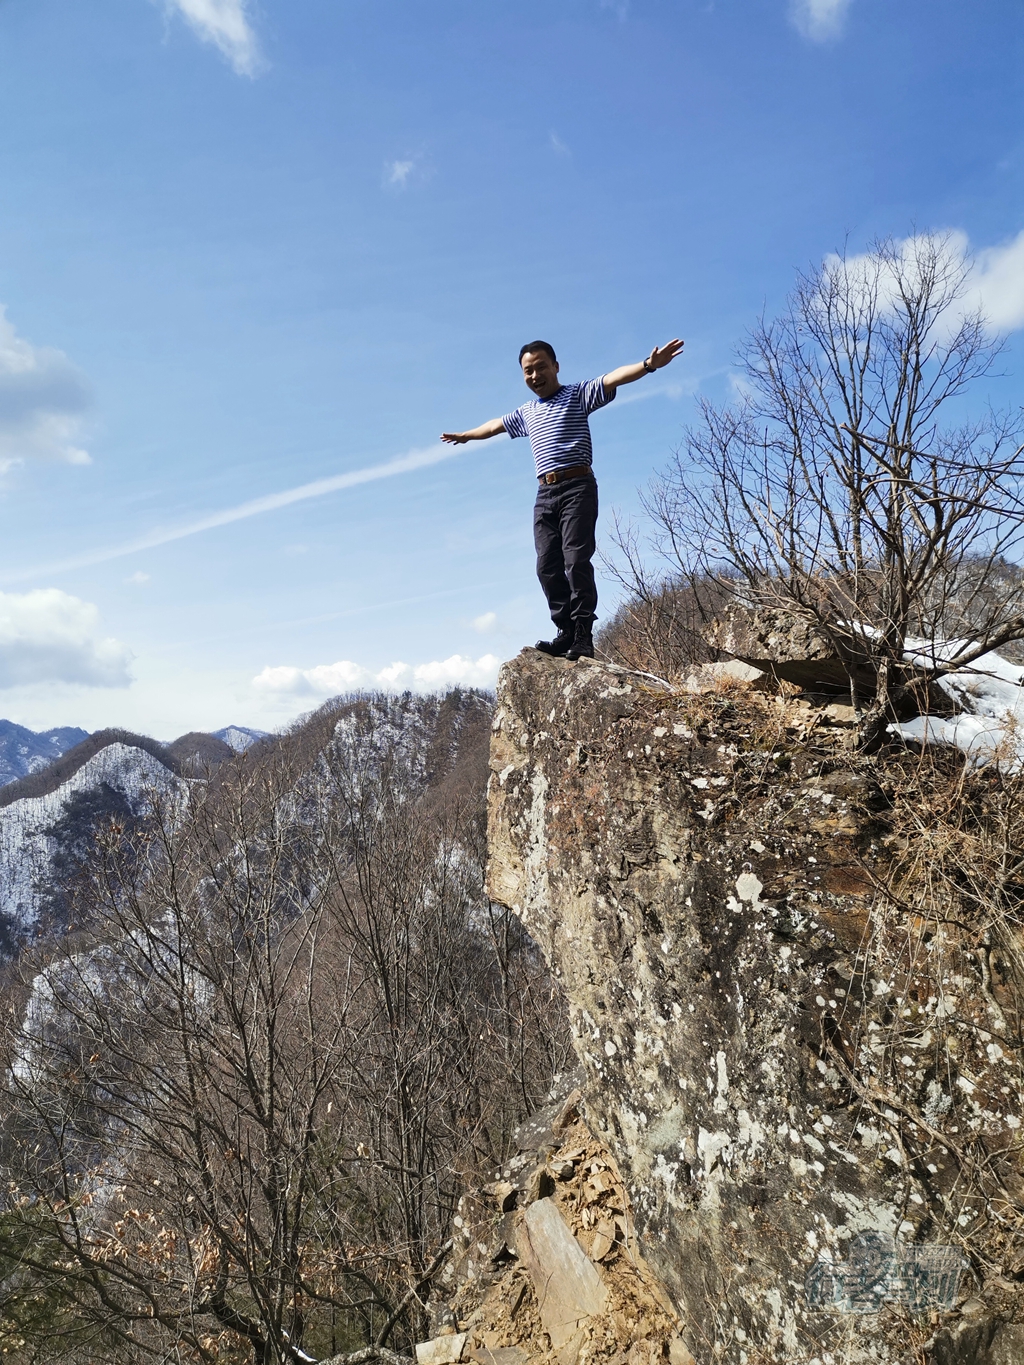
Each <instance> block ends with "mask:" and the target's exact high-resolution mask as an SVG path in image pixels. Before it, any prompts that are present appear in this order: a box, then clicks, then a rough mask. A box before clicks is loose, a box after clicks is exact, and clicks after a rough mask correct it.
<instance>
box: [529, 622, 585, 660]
mask: <svg viewBox="0 0 1024 1365" xmlns="http://www.w3.org/2000/svg"><path fill="white" fill-rule="evenodd" d="M575 638H576V637H575V634H574V632H573V628H572V626H571V625H570V626H569V627H568V629H567V628H566V627H565V626H559V627H558V634H557V635H556V636H555V638H554V639H553V640H538V641H537V643H536V644H535V645H534V649H539V650H540V652H541V653H542V654H551V655H553V656H554V657H555V658H556V659H564V658H565V656H566V655H567V654H568V653H569V650H570V649H571V648H572V643H573V640H574V639H575Z"/></svg>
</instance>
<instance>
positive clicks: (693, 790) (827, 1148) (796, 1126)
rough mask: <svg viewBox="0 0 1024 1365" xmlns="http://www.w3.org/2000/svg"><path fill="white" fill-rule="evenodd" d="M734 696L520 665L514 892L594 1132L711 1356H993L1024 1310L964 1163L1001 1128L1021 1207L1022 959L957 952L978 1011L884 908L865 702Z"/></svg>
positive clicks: (889, 835) (505, 846)
mask: <svg viewBox="0 0 1024 1365" xmlns="http://www.w3.org/2000/svg"><path fill="white" fill-rule="evenodd" d="M733 686H734V688H735V690H734V691H733V692H732V693H730V692H729V691H728V690H727V689H726V688H724V687H720V688H719V689H718V690H717V691H714V692H711V693H709V694H705V695H698V696H685V695H677V694H673V693H671V692H669V691H668V690H667V689H665V690H660V689H659V687H658V685H657V684H656V683H652V681H651V679H649V678H647V677H644V676H642V675H637V674H630V673H627V672H625V671H624V670H620V669H613V668H609V667H605V666H603V665H600V664H596V663H594V662H592V661H588V660H581V661H580V662H579V663H578V664H575V665H573V664H570V663H567V662H565V661H561V660H551V659H548V658H546V657H545V656H543V655H541V654H539V653H536V652H535V651H532V650H524V651H523V653H522V654H521V655H520V656H519V658H517V659H515V660H513V661H512V662H511V663H509V664H507V665H505V667H504V669H503V671H502V674H501V677H500V679H499V684H498V704H497V710H496V715H495V720H494V732H493V736H492V749H491V768H492V776H491V784H490V796H489V802H490V808H489V843H490V866H489V892H490V895H491V896H492V897H493V898H494V899H495V900H496V901H499V902H501V903H502V904H504V905H507V906H510V907H511V908H513V909H514V910H515V912H516V913H517V914H518V915H519V916H520V917H521V918H522V920H523V922H524V924H525V926H526V928H527V929H528V930H529V932H530V934H531V935H532V936H533V937H534V939H535V940H536V941H537V942H538V943H539V944H540V946H541V948H542V950H543V951H544V953H545V954H546V956H547V958H548V960H549V962H550V964H551V966H552V969H553V971H554V973H555V975H556V976H557V978H558V980H559V982H560V984H561V986H562V988H563V990H564V992H565V994H566V998H567V1000H568V1002H569V1009H570V1014H571V1022H572V1027H573V1033H574V1038H575V1042H576V1047H577V1051H578V1055H579V1059H580V1062H581V1064H582V1066H583V1068H584V1071H585V1074H586V1082H585V1086H584V1096H585V1108H586V1114H587V1119H588V1122H589V1123H590V1124H591V1126H592V1127H593V1128H594V1129H595V1132H596V1133H598V1134H599V1135H600V1137H601V1138H602V1139H603V1140H604V1141H605V1142H606V1143H607V1145H608V1148H609V1150H610V1152H611V1153H612V1154H613V1156H614V1158H615V1160H616V1162H617V1164H618V1168H619V1170H620V1171H621V1173H622V1178H623V1180H624V1182H625V1185H626V1188H627V1190H628V1193H629V1195H630V1198H631V1201H632V1211H633V1217H634V1218H635V1226H636V1231H637V1235H638V1242H639V1247H640V1251H641V1252H642V1254H643V1256H644V1258H645V1259H646V1262H647V1263H648V1265H650V1266H651V1267H652V1268H653V1269H654V1270H655V1271H656V1272H657V1274H658V1275H659V1276H660V1278H661V1280H662V1282H663V1284H664V1286H665V1287H666V1289H667V1291H668V1293H669V1295H670V1297H671V1299H672V1301H673V1303H674V1305H675V1307H676V1309H677V1310H678V1312H679V1314H680V1316H681V1318H682V1320H683V1321H684V1323H685V1328H684V1333H683V1335H684V1339H685V1341H686V1345H687V1347H688V1348H689V1350H690V1352H692V1354H693V1357H694V1358H695V1359H696V1360H697V1361H698V1362H700V1365H710V1362H712V1361H716V1362H717V1361H724V1362H730V1365H755V1362H756V1363H757V1365H761V1363H762V1362H765V1363H766V1362H768V1361H772V1362H774V1361H779V1362H782V1361H785V1362H786V1363H787V1365H813V1363H814V1362H817V1363H818V1365H822V1363H824V1362H835V1365H840V1363H841V1365H857V1363H858V1362H862V1361H863V1362H868V1361H872V1362H889V1363H890V1365H896V1362H902V1361H904V1360H910V1359H914V1360H920V1359H925V1358H927V1359H930V1360H934V1361H936V1362H938V1361H940V1360H941V1362H942V1365H952V1363H953V1362H956V1363H957V1365H968V1362H971V1363H973V1362H975V1361H979V1362H980V1361H982V1360H989V1359H990V1360H991V1361H992V1362H993V1365H994V1362H995V1361H996V1360H1000V1361H1001V1360H1002V1359H1003V1356H1002V1355H998V1354H992V1353H991V1351H990V1349H989V1348H990V1346H991V1344H992V1343H993V1342H994V1343H996V1347H995V1348H993V1349H997V1348H998V1349H1003V1348H1004V1347H1005V1343H1006V1342H1008V1341H1010V1340H1011V1339H1013V1340H1015V1339H1016V1338H1015V1337H1014V1336H1013V1332H1011V1331H1010V1326H1009V1325H1007V1324H1006V1323H1005V1322H1004V1323H1001V1322H1000V1315H1002V1316H1003V1317H1004V1318H1008V1319H1011V1320H1012V1319H1014V1318H1016V1317H1017V1316H1018V1313H1019V1304H1018V1301H1017V1300H1016V1298H1015V1297H1014V1291H1013V1285H1012V1284H1010V1283H1008V1282H1007V1281H1006V1280H1003V1281H1001V1283H1002V1284H1003V1285H1004V1287H1005V1289H1004V1290H999V1291H998V1293H997V1292H996V1291H995V1290H991V1292H990V1289H991V1287H990V1286H987V1285H986V1284H983V1283H982V1280H983V1279H984V1275H982V1274H978V1273H977V1272H978V1271H979V1269H980V1268H981V1265H982V1262H984V1261H985V1260H986V1258H989V1259H988V1261H987V1263H988V1265H989V1267H990V1268H991V1265H992V1260H991V1253H990V1250H989V1246H988V1244H987V1243H986V1249H985V1252H984V1255H983V1256H981V1258H980V1259H979V1257H978V1256H974V1255H973V1253H974V1252H975V1251H977V1250H978V1248H979V1247H980V1245H981V1243H980V1242H979V1243H977V1244H976V1245H972V1243H971V1240H970V1235H969V1234H968V1233H967V1232H965V1229H969V1228H973V1227H976V1226H977V1227H981V1223H976V1222H975V1220H976V1219H983V1218H985V1217H986V1212H985V1210H986V1207H987V1204H988V1201H989V1200H991V1199H992V1198H995V1197H996V1194H995V1186H994V1185H992V1186H986V1185H985V1179H987V1176H983V1175H982V1174H979V1175H978V1177H977V1180H976V1181H973V1182H972V1181H968V1180H964V1179H963V1171H962V1169H961V1167H962V1165H963V1164H964V1163H968V1164H969V1163H971V1162H974V1160H975V1154H976V1152H977V1150H978V1147H977V1144H975V1145H974V1146H971V1147H970V1151H969V1152H968V1150H967V1146H968V1142H970V1143H974V1141H975V1140H974V1137H973V1134H975V1133H977V1134H979V1135H981V1134H984V1135H985V1137H984V1142H985V1143H987V1144H988V1145H987V1147H986V1149H985V1150H987V1151H990V1152H994V1151H996V1150H998V1151H999V1152H1000V1153H1003V1154H1004V1155H1006V1156H1007V1161H1008V1163H1009V1164H1008V1165H1007V1166H1006V1167H1005V1168H1000V1174H999V1176H998V1182H997V1183H998V1187H999V1189H1001V1190H1002V1191H1003V1196H1001V1197H1006V1198H1009V1199H1011V1200H1019V1195H1020V1179H1019V1177H1015V1176H1014V1175H1013V1171H1014V1170H1015V1169H1019V1139H1018V1137H1017V1134H1018V1133H1019V1131H1020V1115H1021V1111H1022V1103H1021V1076H1020V1067H1019V1064H1018V1062H1017V1060H1016V1057H1013V1058H1011V1056H1010V1055H1009V1048H1006V1049H1003V1048H1001V1047H1000V1046H999V1044H998V1042H993V1038H997V1037H1005V1030H1006V1029H1008V1028H1009V1024H1008V1023H1007V1015H1006V1002H1005V999H1004V1000H1002V1001H1000V1000H997V999H996V997H995V995H994V994H993V990H994V988H993V986H992V982H993V981H994V980H995V979H996V977H997V976H998V971H997V970H996V969H995V968H993V969H992V970H989V969H988V968H985V967H984V965H982V966H978V965H977V963H975V961H974V958H973V957H971V956H970V954H969V953H967V952H964V953H962V954H961V953H960V947H959V946H957V948H956V952H957V953H958V954H960V956H958V957H957V962H958V963H959V964H960V966H959V971H960V975H958V976H956V977H955V981H956V985H955V992H956V1002H955V1004H953V1003H951V1000H952V996H951V992H952V991H953V990H954V987H953V986H951V985H950V984H949V982H950V980H951V979H953V978H951V977H950V976H949V975H947V974H946V973H947V972H948V971H951V970H952V968H950V967H949V961H951V960H952V958H951V956H950V955H951V954H952V953H953V941H952V939H951V938H950V937H949V935H951V934H953V933H954V931H953V930H947V929H945V928H943V927H941V926H938V925H936V924H931V925H927V924H925V923H924V921H923V920H922V918H921V916H920V915H917V916H916V919H915V916H914V915H909V916H905V915H903V914H902V912H901V911H900V910H899V908H898V907H897V908H896V909H892V910H891V913H889V918H888V919H886V918H884V916H883V917H882V918H881V919H880V918H879V915H880V914H881V912H880V910H879V908H878V907H879V904H880V901H879V897H878V894H877V892H876V891H875V890H874V889H873V886H872V879H873V877H875V876H876V874H877V875H878V876H879V877H882V876H883V875H888V874H889V870H890V868H891V860H892V856H893V848H894V846H896V845H898V844H899V836H898V833H897V834H894V832H893V830H892V828H891V819H890V807H891V805H892V801H893V800H894V799H895V797H894V795H893V793H894V791H895V790H896V787H897V786H898V783H896V781H895V779H894V778H892V774H891V773H889V772H888V771H887V769H886V768H885V767H884V765H883V764H882V761H881V760H873V759H867V758H863V759H862V758H858V757H857V756H855V755H854V754H853V753H852V749H851V744H850V734H851V731H850V728H849V717H848V716H847V715H846V714H845V713H846V712H847V711H848V708H845V707H831V708H828V709H827V710H818V709H815V708H813V707H810V706H808V705H807V703H806V702H801V701H784V700H783V699H782V698H774V697H758V698H755V697H754V696H753V694H752V693H745V694H741V692H740V688H741V685H740V684H734V685H733ZM830 713H831V714H830ZM850 716H852V713H850ZM844 721H845V722H847V723H846V724H844V723H843V722H844ZM901 780H902V779H901ZM909 780H910V779H909V778H908V779H907V781H909ZM894 840H895V845H894ZM890 880H891V878H890ZM973 941H974V942H975V943H976V942H977V940H976V939H975V940H973ZM866 944H870V951H867V950H866V948H865V945H866ZM929 945H930V946H929ZM944 955H945V956H944ZM965 963H966V964H967V965H964V964H965ZM901 964H902V965H901ZM986 971H988V972H989V975H988V977H986ZM915 973H916V975H915ZM986 980H988V983H989V984H988V985H986V984H985V983H986ZM944 982H945V983H946V984H945V985H944V984H943V983H944ZM911 1004H912V1005H913V1009H911ZM954 1013H955V1015H956V1019H957V1020H958V1021H959V1022H958V1023H951V1022H950V1021H951V1020H952V1019H953V1015H954ZM954 1028H956V1029H959V1032H958V1033H957V1035H956V1037H953V1035H952V1033H951V1030H953V1029H954ZM940 1052H941V1056H942V1059H943V1062H942V1065H943V1066H945V1068H946V1069H945V1070H944V1071H943V1069H942V1066H940V1065H939V1055H938V1054H939V1053H940ZM961 1134H965V1135H967V1134H970V1135H971V1136H970V1137H969V1139H968V1137H966V1136H961ZM979 1141H981V1138H980V1137H979ZM993 1161H995V1158H993ZM1014 1163H1016V1165H1015V1164H1014ZM982 1164H983V1163H982ZM972 1169H973V1168H972ZM1014 1181H1016V1184H1014V1183H1013V1182H1014ZM1014 1207H1015V1208H1016V1207H1017V1205H1016V1204H1015V1206H1014ZM1016 1216H1017V1215H1016V1213H1015V1214H1014V1217H1016ZM987 1235H988V1234H986V1236H987ZM965 1251H966V1252H967V1253H969V1254H967V1255H965ZM1000 1293H1001V1294H1003V1297H1002V1299H999V1294H1000ZM979 1294H980V1295H981V1298H978V1297H977V1296H978V1295H979ZM993 1295H995V1298H993ZM972 1296H974V1297H973V1299H972V1302H973V1308H972V1309H971V1311H972V1312H973V1313H975V1314H979V1313H980V1314H981V1318H980V1319H979V1317H977V1316H975V1317H974V1318H972V1319H971V1320H970V1322H968V1317H967V1316H964V1317H963V1318H961V1316H960V1315H959V1312H958V1309H959V1307H960V1306H962V1305H964V1303H965V1301H967V1300H969V1299H971V1298H972ZM996 1300H998V1302H996ZM994 1303H995V1307H993V1304H994ZM1020 1316H1021V1317H1024V1314H1020ZM979 1322H981V1323H983V1324H985V1326H984V1330H982V1329H981V1328H979V1326H978V1324H979ZM972 1324H973V1325H972ZM1016 1330H1017V1329H1016V1328H1014V1329H1013V1331H1016ZM979 1332H980V1335H979ZM1007 1332H1010V1335H1009V1336H1008V1335H1007ZM971 1333H974V1335H973V1336H971V1335H970V1334H971ZM1000 1333H1002V1335H1001V1336H1000ZM982 1338H984V1349H982V1347H981V1346H978V1347H977V1349H975V1347H973V1346H970V1344H969V1343H970V1342H971V1341H975V1340H977V1341H978V1342H981V1341H982ZM1000 1341H1001V1342H1002V1343H1003V1346H1002V1347H1000V1346H998V1343H999V1342H1000ZM911 1352H917V1354H916V1355H913V1354H910V1353H911ZM922 1352H925V1355H922V1354H921V1353H922ZM979 1352H980V1353H979ZM1004 1354H1005V1350H1004Z"/></svg>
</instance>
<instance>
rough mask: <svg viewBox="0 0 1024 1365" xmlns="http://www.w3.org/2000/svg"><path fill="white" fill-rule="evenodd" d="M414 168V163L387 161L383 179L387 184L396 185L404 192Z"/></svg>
mask: <svg viewBox="0 0 1024 1365" xmlns="http://www.w3.org/2000/svg"><path fill="white" fill-rule="evenodd" d="M415 166H416V163H415V161H389V162H388V164H387V165H386V166H385V167H384V179H385V181H386V182H387V184H389V185H397V186H398V188H399V189H400V190H404V189H405V185H406V181H407V180H408V179H409V176H410V175H411V174H412V172H413V169H414V168H415Z"/></svg>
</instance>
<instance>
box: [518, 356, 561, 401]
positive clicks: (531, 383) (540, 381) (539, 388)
mask: <svg viewBox="0 0 1024 1365" xmlns="http://www.w3.org/2000/svg"><path fill="white" fill-rule="evenodd" d="M521 363H522V366H523V378H524V379H525V380H526V387H527V388H528V389H532V390H533V392H534V393H535V394H536V395H537V397H538V398H550V397H551V395H552V394H553V393H557V392H558V388H559V384H558V363H557V362H556V361H554V360H552V359H551V357H550V356H549V355H548V353H547V351H527V352H526V354H525V355H524V356H523V359H522V362H521Z"/></svg>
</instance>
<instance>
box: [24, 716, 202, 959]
mask: <svg viewBox="0 0 1024 1365" xmlns="http://www.w3.org/2000/svg"><path fill="white" fill-rule="evenodd" d="M182 785H183V784H182V779H180V778H178V777H176V776H175V774H174V773H173V772H172V771H171V770H170V768H169V767H167V766H166V765H165V764H164V763H162V762H160V760H159V759H158V758H156V757H154V755H153V754H151V753H148V752H147V751H146V750H145V749H140V748H136V747H135V746H134V745H129V744H116V743H115V744H108V745H107V746H106V747H105V748H103V749H101V750H100V751H99V753H96V754H94V755H93V756H92V757H91V758H89V759H88V760H87V761H86V762H85V763H84V764H83V765H82V766H81V767H80V768H78V769H77V771H76V772H74V773H73V774H72V775H71V776H70V777H69V778H68V779H67V781H65V782H63V783H62V784H61V785H60V786H59V787H57V789H56V790H55V791H50V792H47V793H45V794H44V795H41V796H29V797H25V798H23V799H22V800H19V801H13V802H11V804H10V805H8V806H5V807H4V808H3V809H2V810H0V956H7V955H9V954H10V953H12V952H13V951H15V950H16V948H17V946H18V945H19V944H21V943H24V942H25V941H26V940H27V939H28V938H30V937H31V936H32V935H33V933H34V932H35V931H36V929H37V928H38V927H39V925H40V921H41V919H42V918H43V917H44V916H45V917H47V918H49V919H50V920H51V921H52V922H53V927H54V928H56V929H60V928H61V927H65V926H62V925H61V920H62V918H63V915H62V910H63V907H64V906H65V904H66V898H67V882H68V879H69V878H70V877H71V876H73V874H74V871H75V870H76V867H77V866H78V865H79V864H80V863H81V862H82V861H83V859H84V856H85V854H86V852H87V850H88V847H89V845H90V843H91V840H92V838H93V836H94V832H95V829H96V826H97V824H98V823H99V822H100V821H102V820H104V819H109V818H110V817H112V816H118V817H121V818H123V819H128V820H131V819H135V818H138V817H139V816H140V815H142V814H143V813H144V811H145V808H146V806H147V804H148V801H149V800H150V798H151V795H152V794H153V793H154V792H156V793H161V794H163V793H166V792H168V791H170V790H172V789H176V788H180V787H181V786H182Z"/></svg>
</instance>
